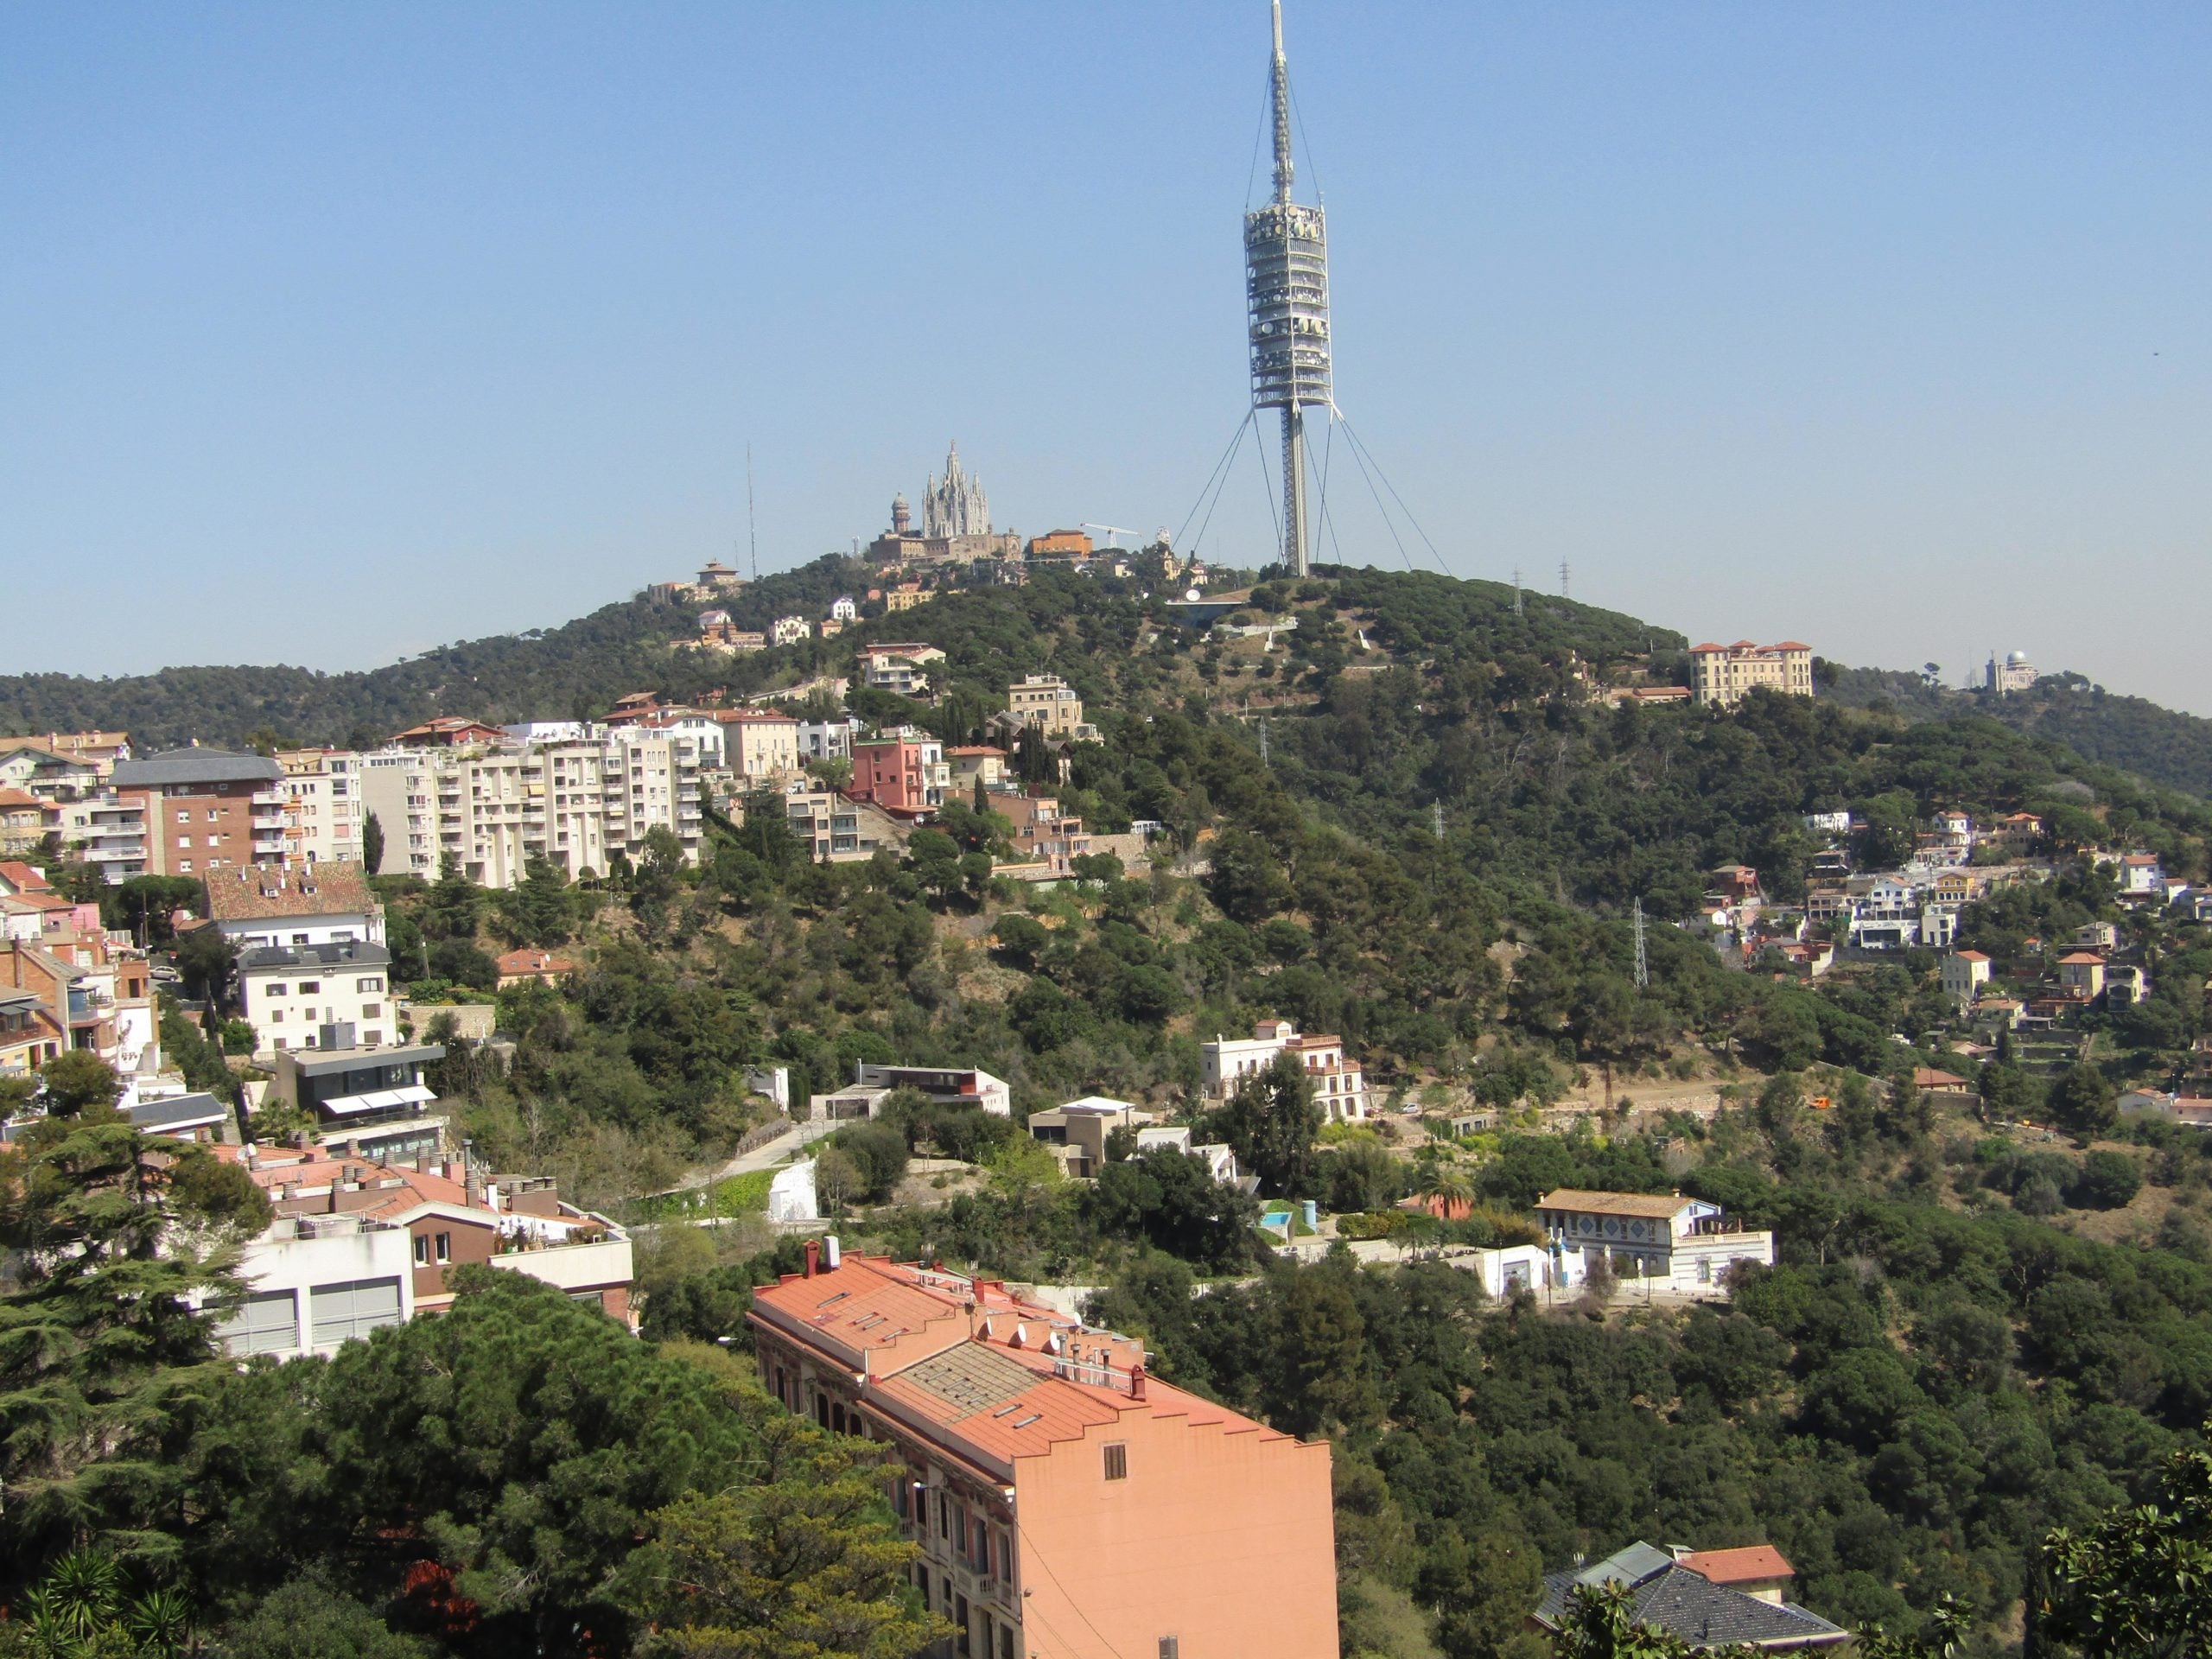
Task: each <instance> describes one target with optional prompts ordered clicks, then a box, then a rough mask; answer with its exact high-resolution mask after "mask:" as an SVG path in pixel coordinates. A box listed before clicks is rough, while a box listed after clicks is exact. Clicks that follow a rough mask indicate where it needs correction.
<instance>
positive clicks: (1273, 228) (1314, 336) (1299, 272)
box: [1244, 0, 1332, 575]
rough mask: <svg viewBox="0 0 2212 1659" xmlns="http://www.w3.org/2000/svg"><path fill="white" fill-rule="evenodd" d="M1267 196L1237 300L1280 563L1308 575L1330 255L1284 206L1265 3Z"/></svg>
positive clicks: (1310, 221) (1327, 394) (1285, 164)
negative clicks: (1274, 505) (1278, 487)
mask: <svg viewBox="0 0 2212 1659" xmlns="http://www.w3.org/2000/svg"><path fill="white" fill-rule="evenodd" d="M1271 10H1272V12H1273V20H1274V63H1273V70H1272V74H1271V77H1270V82H1269V85H1270V90H1271V92H1272V93H1273V106H1274V108H1273V112H1274V162H1275V165H1274V197H1273V199H1272V200H1269V201H1268V204H1267V205H1266V206H1265V207H1261V208H1258V209H1256V210H1255V211H1254V212H1252V213H1247V214H1245V215H1244V297H1245V308H1246V315H1247V319H1248V328H1249V334H1248V339H1249V343H1250V346H1251V356H1252V406H1253V407H1254V408H1255V409H1279V410H1281V411H1282V500H1283V549H1282V550H1283V563H1285V564H1286V565H1287V566H1288V567H1289V568H1290V569H1291V571H1292V572H1293V573H1294V575H1305V574H1306V569H1307V565H1308V563H1309V558H1308V546H1307V538H1306V417H1305V413H1304V411H1305V410H1306V409H1308V408H1311V407H1319V408H1321V409H1324V410H1325V409H1327V408H1329V407H1330V406H1331V404H1332V392H1331V389H1330V379H1329V376H1330V362H1329V245H1328V235H1327V232H1326V229H1325V226H1324V224H1323V220H1322V213H1321V209H1320V208H1319V207H1306V206H1304V205H1302V204H1300V203H1298V202H1294V201H1293V200H1291V199H1290V187H1291V180H1292V166H1291V154H1290V68H1289V65H1288V64H1287V62H1286V61H1285V60H1284V58H1283V54H1282V0H1272V4H1271Z"/></svg>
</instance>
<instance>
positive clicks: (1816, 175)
mask: <svg viewBox="0 0 2212 1659" xmlns="http://www.w3.org/2000/svg"><path fill="white" fill-rule="evenodd" d="M1286 34H1287V48H1288V52H1289V56H1290V61H1291V69H1292V77H1293V84H1294V89H1295V94H1296V99H1297V105H1298V111H1299V116H1300V130H1301V150H1300V195H1301V197H1309V196H1310V194H1311V192H1312V191H1313V188H1315V185H1316V183H1317V181H1318V185H1319V188H1320V191H1321V194H1322V197H1323V199H1324V200H1325V202H1326V205H1327V207H1328V209H1329V227H1330V241H1331V278H1332V290H1333V301H1334V323H1335V328H1334V337H1335V342H1336V391H1337V399H1338V405H1339V407H1340V409H1341V410H1342V411H1343V413H1344V416H1346V417H1348V419H1349V422H1350V423H1351V426H1350V429H1351V432H1352V433H1354V434H1356V435H1357V436H1358V437H1359V438H1360V439H1361V440H1362V441H1363V442H1364V444H1365V446H1366V448H1367V449H1368V450H1369V451H1370V452H1371V454H1373V456H1374V457H1375V459H1376V462H1377V464H1378V466H1379V468H1380V469H1381V473H1382V475H1383V479H1384V480H1387V483H1388V486H1389V487H1391V488H1395V491H1396V493H1397V494H1398V495H1400V496H1402V498H1403V500H1404V502H1405V504H1406V505H1407V508H1408V510H1409V514H1410V520H1409V521H1408V518H1404V517H1400V518H1397V519H1396V520H1395V531H1396V534H1395V537H1394V536H1393V534H1392V527H1393V520H1391V519H1387V518H1385V517H1384V516H1383V514H1382V513H1380V512H1378V511H1377V508H1376V502H1375V499H1374V498H1373V496H1372V495H1370V486H1369V484H1368V482H1367V481H1366V480H1364V479H1363V478H1362V477H1361V475H1360V474H1359V473H1358V472H1357V469H1356V468H1355V467H1350V466H1346V465H1345V464H1344V463H1345V461H1346V458H1347V456H1348V455H1349V454H1350V453H1351V446H1350V445H1349V443H1347V442H1342V441H1341V439H1339V440H1338V441H1337V442H1338V447H1341V448H1344V452H1345V453H1344V454H1337V453H1336V452H1335V448H1327V449H1326V450H1325V454H1326V458H1327V461H1328V474H1329V501H1328V508H1329V530H1330V532H1331V539H1330V540H1328V541H1327V542H1326V543H1325V544H1324V546H1323V547H1322V548H1321V549H1320V550H1319V552H1320V556H1324V557H1327V558H1336V557H1338V556H1339V555H1341V556H1342V557H1343V558H1344V560H1345V561H1346V562H1350V563H1376V564H1379V565H1383V566H1387V567H1395V566H1400V565H1401V564H1402V563H1406V562H1412V563H1419V564H1421V565H1423V566H1428V565H1430V564H1431V563H1432V558H1433V557H1438V558H1440V560H1441V563H1443V564H1444V565H1445V567H1446V568H1447V569H1450V570H1452V572H1453V573H1454V574H1457V575H1474V576H1484V577H1491V578H1495V579H1499V580H1504V579H1509V578H1510V576H1511V575H1512V574H1513V572H1514V571H1515V570H1516V569H1520V570H1522V572H1524V573H1525V577H1526V580H1527V581H1528V582H1529V586H1530V587H1531V588H1541V589H1546V590H1549V591H1554V592H1556V591H1557V590H1558V583H1559V569H1560V564H1561V563H1562V562H1563V561H1564V562H1566V563H1567V564H1568V565H1569V566H1570V568H1571V572H1572V575H1571V582H1572V588H1571V591H1572V593H1573V596H1574V597H1575V598H1577V599H1579V600H1583V601H1589V602H1591V603H1594V604H1601V605H1605V606H1608V607H1613V608H1616V609H1619V610H1624V611H1627V612H1630V613H1634V614H1637V615H1639V616H1642V617H1644V618H1646V619H1648V620H1651V621H1653V622H1655V623H1657V624H1660V625H1662V626H1671V627H1674V628H1678V629H1680V630H1681V631H1682V632H1685V633H1688V635H1690V636H1691V637H1692V639H1706V638H1717V639H1738V638H1744V637H1750V638H1752V639H1760V640H1767V639H1779V638H1783V637H1789V638H1794V639H1802V640H1806V641H1808V642H1809V643H1811V644H1812V645H1814V646H1815V649H1816V650H1818V651H1819V652H1821V654H1822V655H1824V656H1828V657H1833V658H1838V659H1840V660H1842V661H1846V662H1851V663H1861V664H1881V665H1886V666H1893V667H1914V668H1916V667H1918V666H1920V665H1921V664H1923V663H1928V662H1934V663H1936V664H1940V665H1941V667H1942V674H1943V677H1944V678H1945V679H1946V680H1948V681H1950V682H1952V683H1958V682H1960V681H1961V680H1962V679H1963V678H1964V677H1966V676H1967V673H1968V672H1969V671H1978V669H1979V667H1980V664H1981V662H1982V661H1983V659H1984V658H1986V656H1987V655H1988V653H1989V652H1990V651H1991V650H1992V649H1995V650H1997V651H1999V652H2004V651H2010V650H2015V649H2018V650H2024V651H2026V652H2029V653H2030V655H2031V657H2032V658H2033V659H2034V660H2035V661H2036V662H2037V664H2039V665H2041V666H2042V667H2044V669H2045V670H2047V671H2050V670H2056V669H2059V668H2072V669H2075V670H2078V671H2081V672H2082V673H2085V674H2088V675H2089V676H2091V677H2093V678H2094V679H2096V680H2098V681H2099V682H2100V683H2103V684H2105V685H2107V686H2108V687H2110V688H2112V689H2113V690H2120V691H2128V692H2134V693H2138V694H2140V695H2143V696H2151V697H2153V698H2156V699H2157V700H2158V701H2160V702H2164V703H2167V704H2169V705H2171V706H2173V707H2177V708H2183V709H2190V710H2192V711H2193V712H2196V713H2198V714H2202V715H2212V673H2208V671H2207V667H2206V662H2207V653H2206V652H2205V651H2204V650H2203V642H2204V640H2205V639H2206V632H2207V628H2206V619H2207V618H2208V616H2212V556H2208V547H2207V543H2208V539H2212V465H2208V464H2207V449H2206V442H2205V439H2206V435H2207V433H2208V430H2212V308H2208V307H2207V305H2206V298H2207V282H2206V273H2207V271H2208V270H2212V191H2208V189H2207V188H2206V184H2207V180H2208V170H2209V169H2212V99H2207V98H2206V97H2205V96H2204V92H2203V88H2204V87H2205V86H2206V85H2207V84H2208V80H2212V9H2208V8H2205V7H2203V6H2201V5H2178V4H2177V5H2158V4H2149V3H2145V4H2137V5H2130V6H2126V7H2094V8H2091V7H2082V6H2078V5H2072V4H2066V5H2058V4H2037V3H2007V4H1990V5H1944V4H1934V3H1916V4H1895V5H1885V4H1879V3H1864V0H1859V3H1851V4H1836V5H1821V4H1816V3H1800V4H1794V5H1790V6H1787V7H1761V6H1754V5H1751V4H1749V3H1735V4H1727V5H1721V4H1690V3H1663V0H1662V3H1653V0H1640V3H1635V4H1626V5H1620V6H1603V5H1595V4H1577V3H1571V0H1562V3H1559V4H1555V5H1545V6H1497V5H1468V4H1465V3H1454V4H1448V5H1433V6H1427V5H1394V4H1389V3H1380V0H1290V4H1289V15H1288V16H1287V20H1286ZM1267 50H1268V35H1267V12H1266V8H1265V6H1264V5H1263V4H1262V3H1259V0H1236V3H1233V4H1231V3H1223V0H1205V3H1202V4H1196V5H1193V4H1190V3H1181V4H1172V3H1159V4H1126V5H1125V4H1116V3H1096V4H1090V5H1084V6H1079V7H1078V6H1068V5H1056V6H1039V5H1035V4H1013V3H1007V4H981V3H957V0H941V3H935V4H931V5H928V6H918V5H903V6H892V5H874V4H866V3H860V0H853V3H841V4H836V5H829V6H791V5H788V4H778V5H763V6H746V5H740V4H735V3H718V4H706V5H697V6H691V5H682V4H641V5H627V6H615V5H611V4H607V5H598V6H582V5H570V4H561V3H554V0H540V3H532V4H528V5H519V4H518V5H514V6H512V7H508V6H499V5H493V4H474V5H471V4H455V5H450V6H440V7H431V6H416V5H405V6H402V5H389V6H379V5H371V4H366V3H359V4H327V5H319V6H306V7H303V6H292V5H277V4H273V3H271V4H215V3H180V4H176V5H170V6H161V7H154V6H135V7H134V6H107V7H98V6H93V7H84V6H79V7H35V6H16V7H10V8H7V9H5V10H0V163H4V164H0V250H3V251H0V582H4V586H0V593H5V594H8V595H9V596H10V597H9V600H8V601H7V602H6V604H5V605H4V606H0V608H4V609H8V610H14V609H15V608H16V607H17V606H22V607H26V609H28V608H29V607H32V606H36V607H38V614H39V615H40V616H41V617H44V618H48V619H50V621H51V624H52V625H51V626H46V625H37V624H35V625H34V626H20V625H19V626H11V627H9V628H6V629H4V630H0V640H4V644H3V645H0V672H4V671H28V670H67V671H77V672H85V673H92V674H121V673H130V672H139V671H149V670H151V669H154V668H156V667H159V666H162V665H165V664H186V663H221V662H278V661H281V662H291V663H302V664H308V665H309V666H313V667H318V668H324V669H332V670H335V669H341V668H360V667H369V666H373V665H375V664H379V663H383V662H387V661H390V660H391V659H392V658H395V657H397V656H400V655H403V654H407V653H411V652H416V651H420V650H423V649H425V648H427V647H429V646H431V645H438V644H441V643H444V642H446V641H449V640H454V639H462V638H468V637H474V636H477V635H480V634H485V633H490V632H505V631H507V630H511V629H518V628H526V627H533V626H550V625H553V624H556V623H559V622H561V621H563V620H567V619H569V618H570V617H572V616H575V615H579V614H582V613H584V612H586V611H588V610H590V609H592V608H594V607H597V606H599V605H601V604H604V603H606V602H607V601H612V600H614V599H619V598H622V597H625V596H626V595H628V594H631V593H632V592H634V591H635V590H636V589H638V588H641V587H643V586H644V585H645V583H647V582H652V581H656V580H664V579H669V578H671V577H675V576H677V575H682V574H683V573H685V572H687V571H690V570H691V569H696V567H697V565H698V564H699V563H702V562H703V561H705V560H707V559H709V558H714V557H721V558H723V559H725V560H729V561H730V562H732V563H739V564H740V565H741V566H742V565H743V563H745V558H746V554H745V549H746V544H747V505H746V453H747V446H748V445H749V446H750V448H751V451H752V454H753V474H754V480H755V484H754V490H755V498H756V502H757V509H756V512H757V524H758V532H757V534H758V548H759V562H760V569H762V570H763V571H764V572H765V571H767V570H771V569H781V568H785V567H787V566H790V565H793V564H798V563H804V562H805V561H807V560H809V559H811V558H814V557H816V556H819V555H820V554H822V553H824V552H827V551H830V550H838V549H849V548H850V547H851V546H852V544H853V543H854V541H855V538H859V539H860V540H861V541H863V542H865V540H866V539H868V537H872V536H873V535H874V534H875V533H876V532H877V531H880V529H881V528H883V526H884V525H885V524H886V523H887V519H888V514H889V504H890V499H891V497H892V495H893V493H894V492H896V491H900V490H903V491H904V492H905V493H906V495H907V496H908V497H909V498H910V499H913V500H915V501H916V502H917V503H918V500H919V496H920V493H921V490H922V487H923V486H924V483H925V480H926V478H927V476H928V475H929V474H931V472H932V471H935V470H938V469H939V468H941V467H942V466H943V463H944V454H945V450H946V447H947V444H948V442H950V441H951V440H953V439H956V438H957V440H958V442H959V444H960V451H961V454H962V457H963V461H965V462H966V463H967V465H968V466H969V469H970V470H971V471H972V472H973V473H975V474H976V475H978V476H980V477H981V478H982V480H983V482H984V483H985V485H986V486H987V487H988V490H989V492H990V499H991V504H992V508H993V512H994V517H995V519H996V520H997V521H998V522H999V523H1000V524H1002V525H1004V524H1012V525H1014V526H1015V527H1018V528H1019V529H1020V530H1021V531H1024V532H1026V533H1035V532H1038V531H1044V530H1047V529H1051V528H1054V527H1056V526H1062V525H1072V524H1077V523H1081V522H1084V521H1090V522H1094V523H1110V524H1118V525H1124V526H1128V527H1130V528H1132V529H1135V530H1138V531H1142V532H1147V533H1148V532H1149V531H1152V530H1154V529H1155V528H1159V527H1166V528H1168V529H1170V530H1173V531H1178V532H1179V537H1180V539H1179V545H1182V546H1185V548H1188V547H1190V546H1192V537H1194V536H1196V535H1197V534H1198V530H1199V524H1200V522H1201V517H1202V515H1199V516H1194V514H1193V508H1194V506H1195V505H1197V504H1198V501H1199V499H1200V497H1201V495H1202V493H1203V492H1204V491H1205V485H1206V482H1207V480H1208V478H1209V476H1210V475H1211V474H1212V473H1213V471H1214V468H1215V467H1216V464H1217V461H1219V460H1220V458H1221V456H1222V454H1223V453H1224V450H1225V449H1226V448H1228V446H1229V444H1230V440H1231V438H1232V435H1235V434H1236V431H1237V429H1238V426H1239V423H1240V422H1241V421H1242V420H1243V417H1244V413H1245V405H1246V399H1247V395H1248V394H1247V389H1246V378H1245V377H1246V371H1245V362H1244V346H1243V287H1242V273H1241V264H1240V259H1241V244H1240V240H1239V216H1240V214H1241V213H1242V212H1243V208H1244V207H1245V206H1246V203H1247V200H1248V199H1249V195H1250V193H1251V192H1252V191H1254V190H1260V191H1264V189H1265V188H1266V187H1265V163H1264V161H1263V160H1261V161H1260V162H1259V165H1258V167H1257V168H1256V169H1255V151H1256V146H1257V143H1258V140H1259V137H1260V130H1261V124H1262V114H1263V105H1264V100H1265V92H1266V72H1267ZM1316 442H1317V446H1319V445H1320V443H1321V440H1320V438H1319V436H1318V435H1317V439H1316ZM1264 453H1265V454H1266V456H1267V458H1268V464H1269V465H1270V466H1272V464H1273V456H1274V444H1273V442H1272V440H1270V442H1268V444H1267V445H1265V446H1264ZM1318 459H1319V457H1317V460H1318ZM1273 491H1274V486H1273V485H1272V484H1271V483H1270V482H1269V481H1268V480H1267V478H1266V477H1265V476H1264V475H1263V474H1262V471H1261V470H1260V458H1259V452H1257V451H1255V446H1254V444H1253V443H1252V442H1249V441H1247V442H1245V443H1244V444H1243V447H1242V448H1241V449H1240V450H1239V451H1238V453H1237V454H1236V460H1235V461H1234V463H1233V464H1232V467H1231V469H1230V477H1229V480H1228V483H1227V486H1225V487H1224V490H1223V491H1222V493H1221V498H1220V505H1218V506H1217V508H1216V509H1215V510H1214V512H1213V513H1212V516H1211V518H1206V519H1205V520H1204V523H1205V531H1204V540H1203V542H1201V543H1198V550H1199V551H1201V552H1202V553H1204V554H1205V555H1207V556H1215V557H1219V558H1224V559H1227V560H1230V561H1237V562H1243V563H1259V562H1261V561H1262V560H1263V559H1265V558H1266V557H1268V554H1269V547H1270V543H1271V540H1272V537H1273V533H1274V532H1273V528H1272V518H1271V512H1270V508H1269V505H1268V503H1269V500H1270V498H1271V496H1272V494H1273ZM1377 493H1379V492H1377ZM1416 525H1417V526H1418V530H1416V529H1415V528H1414V526H1416ZM1400 543H1403V546H1404V550H1402V549H1401V545H1400ZM1429 543H1433V545H1434V548H1435V550H1436V553H1435V555H1434V556H1432V554H1431V552H1430V548H1429V545H1428V544H1429ZM65 618H66V619H67V620H66V621H65V620H63V619H65Z"/></svg>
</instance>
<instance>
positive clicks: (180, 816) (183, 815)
mask: <svg viewBox="0 0 2212 1659" xmlns="http://www.w3.org/2000/svg"><path fill="white" fill-rule="evenodd" d="M176 821H177V822H178V823H191V822H192V812H191V810H190V809H189V808H186V809H184V810H180V811H179V812H178V813H177V815H176Z"/></svg>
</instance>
